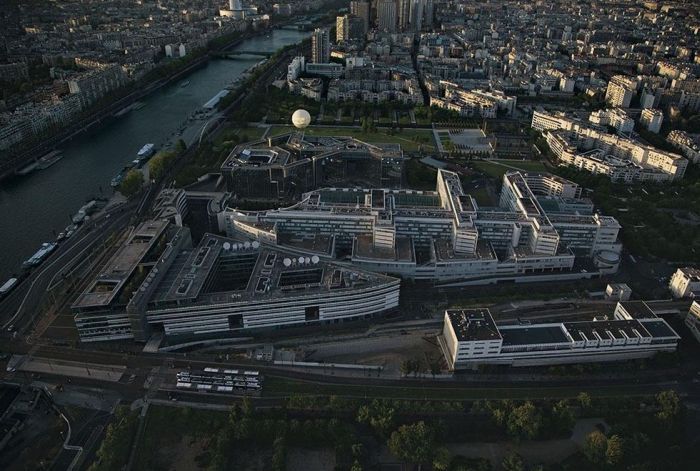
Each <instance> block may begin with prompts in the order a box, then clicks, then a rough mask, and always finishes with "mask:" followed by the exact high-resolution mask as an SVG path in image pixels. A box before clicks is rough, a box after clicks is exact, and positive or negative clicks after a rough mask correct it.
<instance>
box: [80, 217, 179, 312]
mask: <svg viewBox="0 0 700 471" xmlns="http://www.w3.org/2000/svg"><path fill="white" fill-rule="evenodd" d="M167 227H168V222H167V221H164V220H159V221H146V222H144V223H142V224H141V225H140V226H138V227H137V228H136V229H134V231H133V232H132V233H131V235H130V236H129V239H128V240H127V242H126V243H125V244H124V245H122V246H121V247H120V248H119V250H117V252H116V253H115V254H114V255H113V256H112V258H110V259H109V261H108V262H107V264H105V266H103V267H102V270H101V271H100V274H99V275H98V276H97V277H96V278H95V280H94V281H93V282H92V283H91V284H90V285H89V287H88V288H87V289H86V290H85V291H83V293H82V294H81V295H80V296H78V299H76V300H75V302H74V303H73V308H88V307H100V306H102V307H107V306H108V305H109V304H111V303H112V301H113V300H114V298H115V297H116V296H117V294H118V293H119V292H120V291H121V290H122V288H123V287H124V285H125V284H126V282H127V281H128V280H129V278H130V277H131V275H132V273H133V272H134V270H135V269H136V267H137V266H138V265H139V263H141V261H142V260H143V258H144V257H145V256H146V254H147V253H148V252H149V250H150V249H151V248H152V247H153V246H154V245H155V243H156V242H157V241H158V239H159V237H160V235H161V234H162V233H163V231H165V229H166V228H167Z"/></svg>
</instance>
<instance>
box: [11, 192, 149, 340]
mask: <svg viewBox="0 0 700 471" xmlns="http://www.w3.org/2000/svg"><path fill="white" fill-rule="evenodd" d="M136 204H137V203H136V202H133V203H128V204H125V205H121V206H118V207H116V208H114V209H112V210H110V211H109V212H105V213H104V214H102V215H100V216H98V217H96V218H95V219H92V220H90V221H89V222H87V223H86V224H84V225H83V226H82V227H81V228H80V229H79V230H78V231H76V233H75V234H74V235H73V236H72V237H71V238H70V239H68V240H66V241H64V242H62V243H61V244H60V245H59V246H58V248H57V249H56V250H55V251H54V253H52V254H51V255H50V256H49V257H48V259H47V260H46V261H44V263H43V264H42V265H40V266H39V267H37V268H35V269H33V270H32V271H31V273H30V274H29V276H27V277H26V278H24V279H23V280H22V281H21V282H20V284H19V285H18V286H17V288H15V289H14V290H13V291H12V292H11V293H10V294H9V295H8V296H7V297H6V298H5V299H3V301H2V303H0V322H2V330H3V331H7V330H8V329H9V328H10V327H13V328H14V329H15V330H17V332H19V333H20V334H21V333H22V332H24V330H25V329H26V328H27V326H28V325H29V324H31V323H32V322H33V321H34V318H35V317H36V315H37V314H38V313H39V312H38V311H39V307H40V306H41V303H42V301H43V299H44V296H45V295H46V291H47V288H48V287H49V285H50V284H51V282H52V281H54V280H55V279H56V278H58V277H60V275H61V274H63V273H66V272H67V271H68V270H69V269H71V268H72V267H73V266H74V265H75V264H76V263H77V262H79V261H81V260H82V257H83V256H84V255H85V254H86V253H89V250H90V249H91V248H93V247H95V246H96V245H98V244H100V243H102V242H104V241H105V240H106V239H107V238H108V237H109V236H110V235H112V234H114V233H116V232H118V231H121V230H123V229H124V228H125V227H126V225H127V224H128V223H129V221H130V220H131V217H132V214H133V208H134V207H135V206H136Z"/></svg>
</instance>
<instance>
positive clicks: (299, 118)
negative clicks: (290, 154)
mask: <svg viewBox="0 0 700 471" xmlns="http://www.w3.org/2000/svg"><path fill="white" fill-rule="evenodd" d="M292 124H294V127H295V128H297V129H304V128H306V127H308V126H309V124H311V115H310V114H309V112H308V111H306V110H303V109H298V110H296V111H295V112H294V114H293V115H292Z"/></svg>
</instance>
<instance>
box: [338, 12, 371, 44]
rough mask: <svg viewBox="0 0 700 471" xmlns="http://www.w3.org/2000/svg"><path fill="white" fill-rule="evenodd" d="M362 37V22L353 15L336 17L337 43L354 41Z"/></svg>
mask: <svg viewBox="0 0 700 471" xmlns="http://www.w3.org/2000/svg"><path fill="white" fill-rule="evenodd" d="M363 37H364V22H363V21H362V19H361V18H358V17H356V16H353V15H343V16H338V17H336V21H335V40H336V42H337V43H339V44H340V43H344V42H346V41H356V40H360V39H362V38H363Z"/></svg>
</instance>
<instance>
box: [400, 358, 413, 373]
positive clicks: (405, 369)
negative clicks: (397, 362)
mask: <svg viewBox="0 0 700 471" xmlns="http://www.w3.org/2000/svg"><path fill="white" fill-rule="evenodd" d="M400 369H401V374H402V375H404V376H408V375H410V374H411V373H413V372H414V371H415V364H414V362H413V360H412V359H410V358H409V359H406V360H404V361H402V362H401V366H400Z"/></svg>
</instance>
